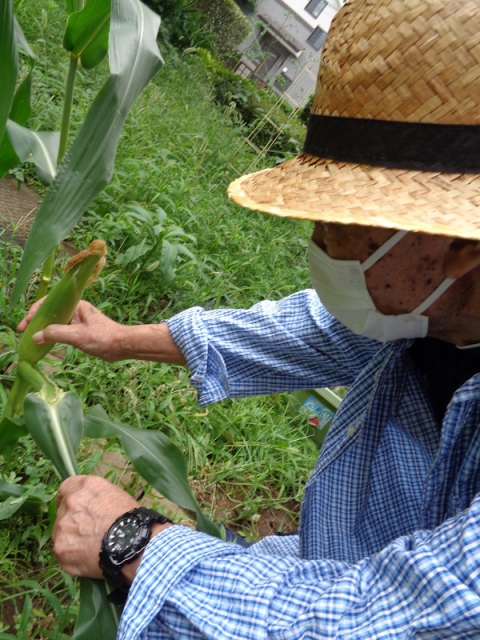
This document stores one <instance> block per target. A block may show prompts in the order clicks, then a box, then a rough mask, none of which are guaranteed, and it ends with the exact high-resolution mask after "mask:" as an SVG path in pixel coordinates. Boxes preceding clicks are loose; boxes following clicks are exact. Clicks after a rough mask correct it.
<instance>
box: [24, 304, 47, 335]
mask: <svg viewBox="0 0 480 640" xmlns="http://www.w3.org/2000/svg"><path fill="white" fill-rule="evenodd" d="M44 300H45V296H44V297H43V298H40V300H37V301H36V302H34V303H33V304H32V306H31V307H30V309H29V310H28V312H27V315H26V316H25V317H24V318H23V320H21V321H20V323H19V325H18V326H17V329H18V331H25V329H26V328H27V325H28V323H29V322H30V320H31V319H32V318H33V316H34V315H35V314H36V312H37V311H38V309H39V307H41V305H42V302H43V301H44Z"/></svg>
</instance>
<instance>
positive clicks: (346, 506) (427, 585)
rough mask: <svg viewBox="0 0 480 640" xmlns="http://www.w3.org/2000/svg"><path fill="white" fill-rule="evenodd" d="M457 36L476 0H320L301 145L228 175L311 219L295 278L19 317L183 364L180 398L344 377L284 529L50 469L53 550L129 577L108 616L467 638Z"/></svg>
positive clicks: (474, 445) (462, 136) (471, 313)
mask: <svg viewBox="0 0 480 640" xmlns="http://www.w3.org/2000/svg"><path fill="white" fill-rule="evenodd" d="M479 33H480V3H479V2H478V1H475V2H471V1H468V0H467V1H466V2H465V1H463V2H457V1H455V0H448V2H447V1H446V0H424V1H423V2H417V1H415V0H409V1H407V2H398V1H396V0H391V1H390V2H388V1H387V2H385V1H381V0H356V1H355V0H354V1H353V2H352V3H350V4H347V5H346V6H345V7H344V8H343V9H342V10H341V11H340V13H339V14H338V16H337V17H336V18H335V20H334V22H333V24H332V28H331V31H330V34H329V36H328V38H327V41H326V44H325V47H324V53H323V59H322V64H321V68H320V73H319V79H318V84H317V91H316V95H315V100H314V104H313V108H312V117H311V120H310V123H309V127H308V135H307V140H306V143H305V150H304V153H302V154H301V155H300V156H299V157H298V158H295V159H293V160H290V161H288V162H286V163H284V164H283V165H281V166H279V167H276V168H274V169H270V170H266V171H263V172H260V173H257V174H254V175H251V176H244V177H243V178H241V179H239V180H238V181H236V182H235V183H234V184H233V185H231V188H230V195H231V197H233V198H234V199H235V200H236V201H237V202H239V203H240V204H243V205H244V206H247V207H250V208H253V209H257V210H260V211H264V212H267V213H271V214H274V215H280V216H290V217H294V218H303V219H308V220H312V221H313V222H314V223H315V226H314V231H313V235H312V238H311V241H310V244H309V258H310V272H311V280H312V284H313V287H314V289H315V291H313V290H308V291H303V292H299V293H297V294H295V295H293V296H290V297H289V298H286V299H285V300H282V301H280V302H263V303H260V304H258V305H256V306H254V307H253V308H252V309H250V310H247V311H228V310H225V311H210V312H206V311H204V310H203V309H201V308H193V309H190V310H187V311H185V312H183V313H181V314H179V315H177V316H175V317H173V318H172V319H171V320H169V321H168V323H164V324H160V325H157V326H143V327H125V326H121V325H118V324H116V323H114V322H112V321H111V320H109V319H108V318H106V317H105V316H103V315H102V314H101V313H100V312H98V311H97V310H96V309H94V308H93V307H91V306H90V305H88V304H86V303H82V304H81V305H80V306H79V308H78V310H77V314H76V316H75V318H74V321H73V323H72V324H71V326H69V327H60V326H51V327H48V328H47V329H46V330H45V331H44V332H42V333H41V334H38V335H37V337H36V339H37V340H38V341H39V342H52V341H63V342H66V343H69V344H72V345H74V346H76V347H79V348H81V349H83V350H84V351H86V352H88V353H91V354H94V355H97V356H99V357H101V358H104V359H107V360H119V359H122V358H143V359H149V360H154V361H162V362H171V363H181V364H186V365H187V366H188V367H189V368H190V370H191V372H192V378H191V380H192V384H194V385H195V387H196V388H197V390H198V393H199V401H200V403H202V404H206V403H209V402H215V401H218V400H220V399H222V398H224V397H227V396H230V397H235V396H237V397H238V396H241V395H248V394H264V393H271V392H275V391H277V392H278V391H286V390H294V389H300V388H303V389H305V388H307V389H308V388H312V387H318V386H330V385H340V384H341V385H346V386H348V387H349V392H348V394H347V396H346V398H345V400H344V401H343V403H342V405H341V407H340V409H339V411H338V412H337V415H336V417H335V419H334V421H333V424H332V426H331V428H330V432H329V434H328V436H327V439H326V441H325V443H324V445H323V447H322V450H321V452H320V456H319V459H318V463H317V466H316V468H315V470H314V471H313V474H312V476H311V478H310V480H309V481H308V483H307V486H306V489H305V496H304V501H303V505H302V515H301V522H300V530H299V535H298V536H288V537H279V536H271V537H269V538H266V539H264V540H262V541H260V542H259V543H257V544H256V545H253V546H252V547H250V548H249V549H244V548H241V547H239V546H237V545H234V544H230V543H225V542H222V541H219V540H216V539H213V538H210V537H209V536H207V535H205V534H201V533H197V532H192V531H189V530H187V529H185V528H183V527H180V526H174V525H172V524H171V523H169V522H165V520H164V519H163V520H162V518H156V517H155V514H151V513H144V512H138V511H136V510H137V509H138V507H139V505H138V504H137V503H136V502H135V501H134V500H133V499H132V498H131V497H130V496H128V495H127V494H126V493H124V492H123V491H121V490H120V489H119V488H117V487H114V486H112V485H110V484H109V483H108V482H107V481H106V480H103V479H99V478H89V477H77V478H72V479H70V480H67V481H66V482H64V483H63V484H62V485H61V487H60V490H59V493H58V518H57V522H56V525H55V528H54V540H55V553H56V555H57V558H58V560H59V562H60V566H61V567H62V568H63V569H64V570H66V571H68V572H69V573H71V574H72V575H75V576H92V577H97V578H100V577H101V576H102V571H103V573H104V574H105V575H107V576H116V577H117V578H118V581H119V582H121V581H124V583H125V585H129V584H130V583H132V586H131V588H130V593H129V597H128V601H127V604H126V607H125V609H124V612H123V616H122V620H121V625H120V629H119V637H121V638H167V637H169V638H170V637H172V638H200V637H202V638H203V637H206V638H222V639H224V638H231V639H235V640H236V639H238V638H267V637H269V638H278V639H280V638H282V639H286V638H289V639H293V638H345V639H347V638H348V639H349V640H351V639H352V638H356V639H360V638H362V639H364V638H377V639H378V638H435V639H439V638H462V639H463V638H478V637H479V633H480V495H479V494H480V375H479V374H478V373H477V372H479V371H480V216H479V213H478V208H479V205H480V177H479V176H478V174H479V173H480V152H479V149H480V145H479V143H480V136H479V133H478V126H479V125H478V123H479V122H480V66H479V64H480V38H479V36H478V34H479ZM317 294H318V295H317ZM320 300H321V302H320ZM24 323H25V321H24ZM23 326H24V325H22V327H23ZM131 509H134V510H135V511H134V512H133V514H130V515H124V514H125V512H129V511H130V510H131ZM112 523H114V524H113V525H112ZM142 526H143V527H144V529H145V528H146V529H147V531H148V533H147V534H146V535H145V534H142V535H140V533H139V531H140V529H141V527H142ZM142 536H143V537H142ZM150 536H151V537H150ZM139 538H141V540H140V542H139ZM102 540H103V542H102ZM117 542H118V548H119V549H120V552H119V551H118V549H117V550H115V548H114V547H115V543H117ZM98 552H100V557H101V567H100V565H99V559H98ZM122 554H123V555H122ZM119 558H120V561H119ZM121 558H123V560H121ZM116 561H117V565H115V562H116ZM115 572H116V573H115Z"/></svg>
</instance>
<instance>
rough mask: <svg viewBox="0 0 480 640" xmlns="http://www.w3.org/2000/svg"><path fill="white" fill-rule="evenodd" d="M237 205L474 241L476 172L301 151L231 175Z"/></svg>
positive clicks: (478, 213)
mask: <svg viewBox="0 0 480 640" xmlns="http://www.w3.org/2000/svg"><path fill="white" fill-rule="evenodd" d="M228 195H229V196H230V198H231V199H232V200H233V201H234V202H236V203H237V204H239V205H241V206H243V207H246V208H248V209H254V210H256V211H260V212H263V213H270V214H272V215H275V216H280V217H286V218H296V219H300V220H312V221H315V222H319V221H323V222H337V223H341V224H349V225H364V226H374V227H381V228H387V229H399V230H405V231H415V232H423V233H428V234H438V235H446V236H451V237H458V238H467V239H473V240H480V210H479V206H480V175H477V174H452V173H438V172H436V173H430V172H424V171H408V170H400V169H385V168H384V167H371V166H367V165H360V164H349V163H345V162H335V161H333V160H327V159H322V158H317V157H314V156H310V155H308V154H305V153H302V154H301V155H300V156H298V157H296V158H293V159H292V160H288V161H287V162H284V163H283V164H281V165H279V166H277V167H274V168H273V169H264V170H263V171H259V172H257V173H252V174H248V175H245V176H242V177H241V178H238V179H237V180H235V181H234V182H232V183H231V184H230V186H229V189H228Z"/></svg>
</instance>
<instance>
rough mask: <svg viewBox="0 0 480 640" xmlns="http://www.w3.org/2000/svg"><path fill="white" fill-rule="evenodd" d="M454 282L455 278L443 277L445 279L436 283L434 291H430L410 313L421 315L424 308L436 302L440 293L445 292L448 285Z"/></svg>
mask: <svg viewBox="0 0 480 640" xmlns="http://www.w3.org/2000/svg"><path fill="white" fill-rule="evenodd" d="M454 282H455V278H445V280H444V281H443V282H442V283H441V284H439V285H438V287H437V288H436V289H435V291H432V293H431V294H430V295H429V296H428V298H427V299H426V300H424V301H423V302H422V304H419V305H418V307H417V308H416V309H414V310H413V311H412V313H413V314H415V315H421V314H422V313H423V312H424V311H425V310H426V309H428V307H429V306H430V305H432V304H433V303H434V302H436V301H437V300H438V298H439V297H440V296H441V295H442V293H445V291H446V290H447V289H448V287H449V286H450V285H451V284H453V283H454Z"/></svg>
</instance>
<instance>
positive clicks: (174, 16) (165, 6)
mask: <svg viewBox="0 0 480 640" xmlns="http://www.w3.org/2000/svg"><path fill="white" fill-rule="evenodd" d="M144 2H145V4H146V5H147V6H149V7H150V8H151V9H153V11H156V13H158V14H159V15H160V17H161V18H162V23H161V26H160V32H159V40H160V41H161V42H164V43H165V44H169V45H171V46H173V47H175V48H176V49H180V50H183V49H187V48H189V47H194V46H200V47H205V48H207V49H213V48H214V38H213V34H212V33H211V32H210V31H209V29H208V28H207V26H206V25H205V22H204V20H203V19H202V14H201V13H200V11H199V9H198V8H197V6H196V2H195V0H144Z"/></svg>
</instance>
